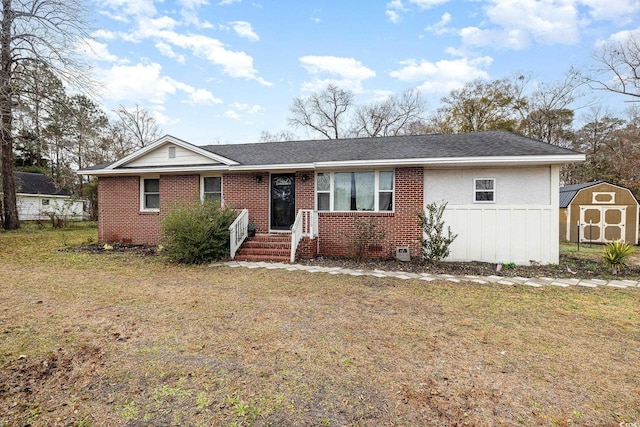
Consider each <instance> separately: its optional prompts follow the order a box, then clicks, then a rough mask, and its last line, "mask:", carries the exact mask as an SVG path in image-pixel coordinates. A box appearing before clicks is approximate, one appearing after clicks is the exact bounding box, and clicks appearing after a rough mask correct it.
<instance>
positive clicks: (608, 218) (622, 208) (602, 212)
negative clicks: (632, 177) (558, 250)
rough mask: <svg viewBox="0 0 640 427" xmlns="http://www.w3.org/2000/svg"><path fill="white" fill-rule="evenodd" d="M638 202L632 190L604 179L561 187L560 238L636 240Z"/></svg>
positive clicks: (601, 240)
mask: <svg viewBox="0 0 640 427" xmlns="http://www.w3.org/2000/svg"><path fill="white" fill-rule="evenodd" d="M639 218H640V204H638V200H637V199H636V197H635V196H634V195H633V193H632V192H631V190H629V189H628V188H626V187H623V186H621V185H616V184H612V183H610V182H606V181H594V182H585V183H580V184H573V185H567V186H566V187H561V188H560V239H561V240H568V241H570V242H578V241H580V242H596V243H607V242H611V241H613V240H624V241H625V242H627V243H631V244H633V245H635V244H637V243H638V236H639V232H640V230H639V228H640V227H639V224H638V221H639Z"/></svg>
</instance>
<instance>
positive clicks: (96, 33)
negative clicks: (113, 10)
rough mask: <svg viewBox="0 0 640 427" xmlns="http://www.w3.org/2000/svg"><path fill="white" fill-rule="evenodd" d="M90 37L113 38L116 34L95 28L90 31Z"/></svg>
mask: <svg viewBox="0 0 640 427" xmlns="http://www.w3.org/2000/svg"><path fill="white" fill-rule="evenodd" d="M91 37H94V38H96V39H104V40H114V39H115V38H116V34H115V33H114V32H113V31H107V30H96V31H94V32H93V33H91Z"/></svg>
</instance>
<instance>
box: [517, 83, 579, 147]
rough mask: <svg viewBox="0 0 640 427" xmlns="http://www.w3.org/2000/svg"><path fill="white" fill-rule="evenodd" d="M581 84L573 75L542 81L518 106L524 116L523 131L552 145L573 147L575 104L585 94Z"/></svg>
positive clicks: (522, 119)
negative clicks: (548, 81)
mask: <svg viewBox="0 0 640 427" xmlns="http://www.w3.org/2000/svg"><path fill="white" fill-rule="evenodd" d="M580 85H581V82H580V80H579V79H577V78H576V76H574V75H571V74H570V75H568V76H567V77H566V78H565V79H564V80H561V81H555V82H551V83H541V84H540V85H539V86H538V89H537V90H536V91H534V92H533V93H532V94H531V95H529V96H527V97H526V101H525V102H523V103H522V105H521V107H520V108H519V109H518V111H520V113H521V115H522V118H521V121H520V126H519V128H520V129H519V130H520V132H521V133H522V134H524V135H526V136H528V137H531V138H536V139H539V140H541V141H544V142H547V143H549V144H553V145H560V146H564V147H569V146H570V145H571V143H572V139H573V134H574V132H573V129H572V125H573V118H574V110H573V109H572V105H573V104H574V103H575V102H576V100H578V99H579V98H580V97H582V96H583V94H582V93H581V92H580V91H579V87H580Z"/></svg>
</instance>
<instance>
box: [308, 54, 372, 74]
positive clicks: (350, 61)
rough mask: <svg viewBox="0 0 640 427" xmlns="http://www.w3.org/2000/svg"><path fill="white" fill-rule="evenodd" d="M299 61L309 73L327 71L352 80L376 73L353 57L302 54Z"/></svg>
mask: <svg viewBox="0 0 640 427" xmlns="http://www.w3.org/2000/svg"><path fill="white" fill-rule="evenodd" d="M300 62H301V63H302V66H303V67H304V68H305V69H306V70H307V71H308V72H309V73H310V74H321V73H329V74H334V75H338V76H341V77H344V78H346V79H353V80H364V79H368V78H371V77H375V75H376V72H375V71H373V70H372V69H370V68H367V67H365V66H364V65H362V63H361V62H360V61H357V60H355V59H354V58H343V57H339V56H303V57H301V58H300Z"/></svg>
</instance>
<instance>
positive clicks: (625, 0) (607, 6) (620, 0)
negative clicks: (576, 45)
mask: <svg viewBox="0 0 640 427" xmlns="http://www.w3.org/2000/svg"><path fill="white" fill-rule="evenodd" d="M582 3H583V4H585V5H586V6H588V7H589V8H590V10H589V15H591V17H592V18H593V19H596V20H605V21H608V20H611V21H622V22H629V21H631V19H633V18H632V17H633V15H634V14H636V13H638V11H640V2H638V1H637V0H582Z"/></svg>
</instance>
